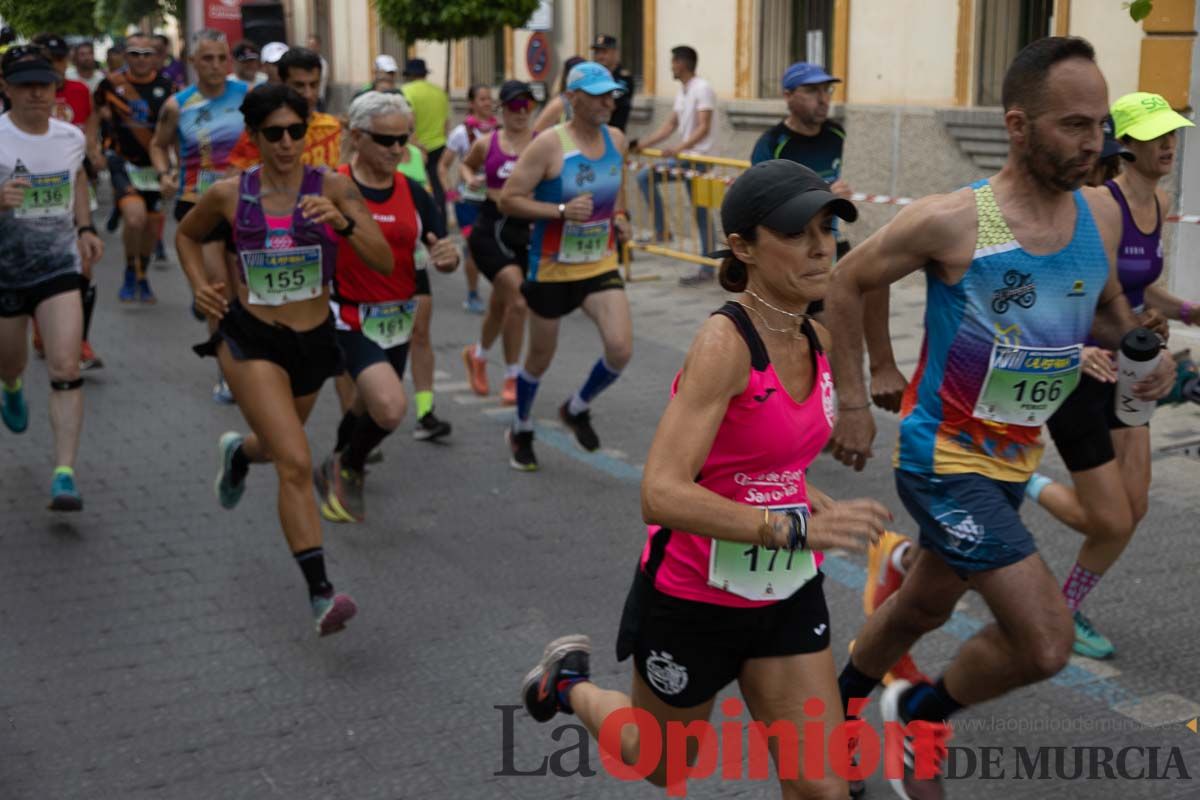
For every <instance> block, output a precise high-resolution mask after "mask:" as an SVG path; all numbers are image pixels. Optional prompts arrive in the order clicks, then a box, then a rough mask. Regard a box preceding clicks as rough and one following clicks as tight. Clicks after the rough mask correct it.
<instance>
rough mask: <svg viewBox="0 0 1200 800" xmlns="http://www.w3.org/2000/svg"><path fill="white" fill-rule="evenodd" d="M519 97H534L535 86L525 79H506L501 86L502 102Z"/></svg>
mask: <svg viewBox="0 0 1200 800" xmlns="http://www.w3.org/2000/svg"><path fill="white" fill-rule="evenodd" d="M518 97H533V87H531V86H530V85H529V84H528V83H526V82H525V81H505V82H504V83H503V84H502V85H501V86H500V102H501V103H507V102H508V101H509V100H516V99H517V98H518Z"/></svg>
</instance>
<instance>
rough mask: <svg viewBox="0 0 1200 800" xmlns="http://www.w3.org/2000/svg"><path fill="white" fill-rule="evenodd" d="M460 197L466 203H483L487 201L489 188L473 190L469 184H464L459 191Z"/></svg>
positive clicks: (482, 187) (481, 187)
mask: <svg viewBox="0 0 1200 800" xmlns="http://www.w3.org/2000/svg"><path fill="white" fill-rule="evenodd" d="M459 196H460V197H462V199H463V202H466V203H482V202H483V201H484V200H487V186H486V185H484V186H480V187H479V188H478V189H472V188H471V187H470V186H469V185H468V184H465V183H464V184H463V185H462V188H461V189H460V190H459Z"/></svg>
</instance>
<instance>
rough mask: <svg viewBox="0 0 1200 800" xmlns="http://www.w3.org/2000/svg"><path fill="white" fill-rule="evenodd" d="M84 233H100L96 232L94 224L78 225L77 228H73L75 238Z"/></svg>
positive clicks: (93, 234) (94, 234)
mask: <svg viewBox="0 0 1200 800" xmlns="http://www.w3.org/2000/svg"><path fill="white" fill-rule="evenodd" d="M85 233H90V234H91V235H92V236H99V235H100V234H98V233H96V228H95V226H94V225H80V226H79V227H78V228H76V229H75V238H76V239H78V238H79V237H80V236H83V235H84V234H85Z"/></svg>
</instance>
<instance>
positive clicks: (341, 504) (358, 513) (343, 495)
mask: <svg viewBox="0 0 1200 800" xmlns="http://www.w3.org/2000/svg"><path fill="white" fill-rule="evenodd" d="M326 462H327V463H328V464H329V467H328V469H327V470H326V469H324V468H323V469H322V473H323V477H327V478H328V481H329V490H328V491H327V492H326V493H325V500H324V503H322V507H324V506H325V505H328V506H329V508H330V509H331V510H332V511H333V512H334V513H335V514H337V515H338V516H339V517H341V519H342V521H345V522H362V521H363V519H364V518H365V517H366V503H365V502H364V501H363V477H364V475H363V473H361V472H359V471H358V470H354V469H350V468H349V467H347V466H345V465H344V464H342V457H341V456H340V455H338V454H337V453H334V454H333V455H331V456H330V457H329V458H328V459H326ZM322 515H324V512H322ZM327 519H328V517H327ZM334 521H337V520H334Z"/></svg>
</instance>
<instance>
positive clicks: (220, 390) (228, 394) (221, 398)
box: [212, 378, 233, 406]
mask: <svg viewBox="0 0 1200 800" xmlns="http://www.w3.org/2000/svg"><path fill="white" fill-rule="evenodd" d="M212 398H213V402H214V403H220V404H221V405H223V406H231V405H233V391H232V390H230V388H229V384H228V383H226V382H225V379H224V378H218V379H217V382H216V383H214V384H213V389H212Z"/></svg>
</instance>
